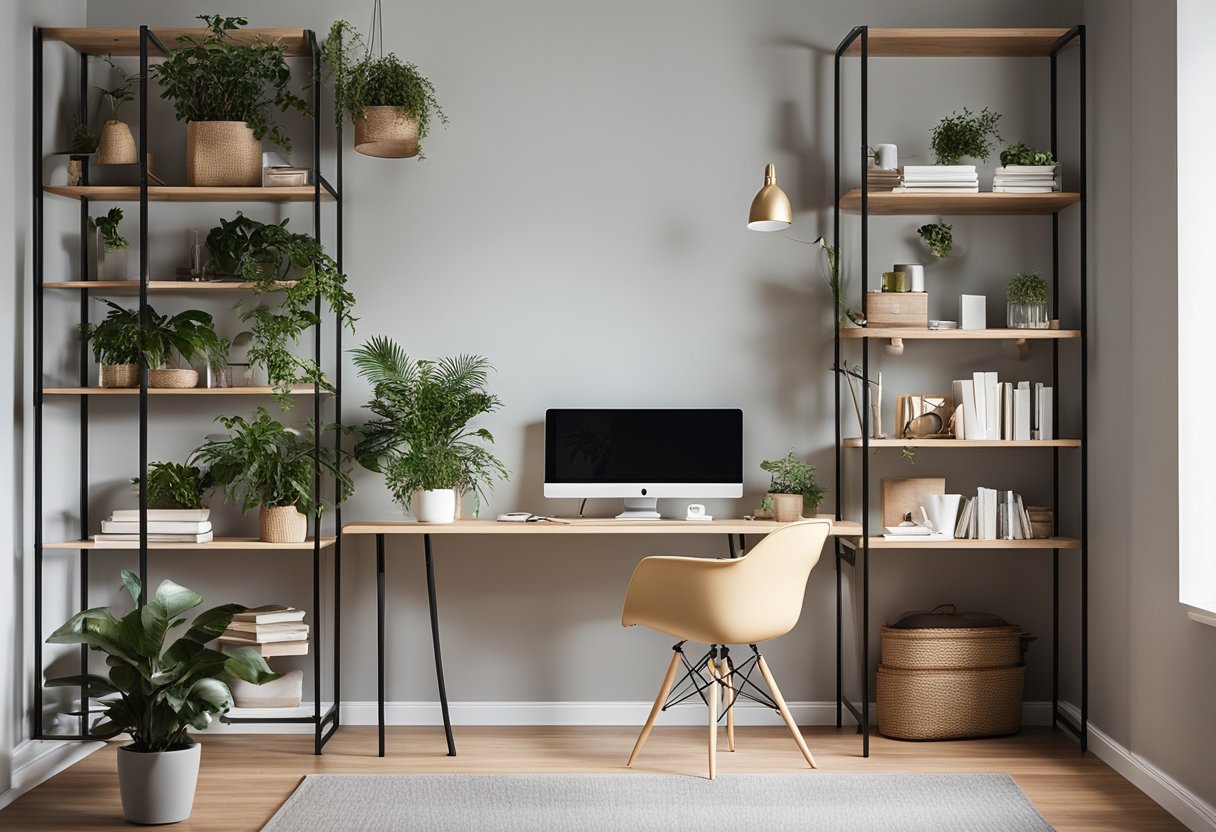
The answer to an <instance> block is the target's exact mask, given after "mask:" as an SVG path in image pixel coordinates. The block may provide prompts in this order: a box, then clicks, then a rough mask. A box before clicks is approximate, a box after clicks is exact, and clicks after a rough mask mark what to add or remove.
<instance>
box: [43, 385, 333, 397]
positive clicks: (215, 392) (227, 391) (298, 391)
mask: <svg viewBox="0 0 1216 832" xmlns="http://www.w3.org/2000/svg"><path fill="white" fill-rule="evenodd" d="M312 392H313V389H312V385H311V384H297V385H296V386H295V387H293V388H292V389H291V395H293V396H309V395H312ZM42 394H43V395H44V396H138V395H139V388H138V387H44V388H42ZM273 394H274V391H273V390H272V389H271V388H270V387H188V388H185V389H180V390H175V389H171V388H167V387H153V388H149V389H148V395H149V396H270V395H273ZM321 395H323V396H327V395H329V393H327V392H325V391H321Z"/></svg>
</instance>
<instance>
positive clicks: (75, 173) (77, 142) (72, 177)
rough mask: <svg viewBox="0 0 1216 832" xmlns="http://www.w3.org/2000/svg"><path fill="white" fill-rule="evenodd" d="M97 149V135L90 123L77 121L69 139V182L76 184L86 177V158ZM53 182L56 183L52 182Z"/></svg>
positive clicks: (73, 125) (71, 184)
mask: <svg viewBox="0 0 1216 832" xmlns="http://www.w3.org/2000/svg"><path fill="white" fill-rule="evenodd" d="M96 151H97V136H96V135H95V134H94V133H93V131H92V130H90V129H89V125H87V124H84V123H83V122H80V121H76V122H74V123H73V124H72V133H71V137H70V138H69V140H68V167H67V184H68V185H70V186H75V185H79V184H80V180H81V179H83V178H84V165H85V160H86V159H87V158H88V157H89V156H91V155H92V154H93V153H95V152H96ZM51 184H55V183H54V182H52V183H51Z"/></svg>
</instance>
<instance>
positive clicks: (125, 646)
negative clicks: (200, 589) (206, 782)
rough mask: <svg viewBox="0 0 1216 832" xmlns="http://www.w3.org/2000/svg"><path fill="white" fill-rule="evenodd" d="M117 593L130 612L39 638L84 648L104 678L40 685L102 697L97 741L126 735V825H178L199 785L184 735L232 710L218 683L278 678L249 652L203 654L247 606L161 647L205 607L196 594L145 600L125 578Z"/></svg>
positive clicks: (167, 585) (122, 776)
mask: <svg viewBox="0 0 1216 832" xmlns="http://www.w3.org/2000/svg"><path fill="white" fill-rule="evenodd" d="M122 582H123V585H124V586H125V587H126V588H127V591H128V592H129V593H130V595H131V600H132V601H134V603H135V608H134V609H133V610H131V611H130V612H128V613H127V614H126V615H124V616H123V617H122V618H115V617H114V615H113V614H112V613H111V612H110V610H109V609H107V608H105V607H95V608H93V609H88V610H84V611H83V612H79V613H77V614H76V615H74V616H72V618H71V619H69V620H68V621H67V623H65V624H64V625H63V626H62V627H60V628H59V629H58V630H56V631H55V632H54V633H52V634H51V636H50V638H48V639H47V642H48V643H49V644H86V645H88V646H89V649H91V650H95V651H97V652H99V653H104V654H105V656H106V665H107V666H108V667H109V671H108V672H107V674H106V675H105V676H100V675H93V674H90V675H87V676H66V677H62V678H57V679H50V680H48V681H47V683H46V684H47V686H48V687H84V688H85V689H86V691H87V693H88V695H89V696H96V697H103V700H102V701H103V709H102V716H101V718H100V719H99V720H98V721H97V722H96V723H95V724H94V725H93V726H92V731H91V734H92V736H94V737H96V738H97V739H110V738H112V737H116V736H118V735H119V734H122V733H127V734H130V735H131V742H130V743H129V744H127V745H124V746H122V747H121V748H119V749H118V788H119V791H120V793H121V795H122V809H123V814H124V815H126V818H127V820H129V821H131V822H132V823H142V824H157V823H176V822H178V821H182V820H185V819H186V818H187V817H189V816H190V809H191V807H192V805H193V803H194V788H195V784H196V782H197V780H198V766H199V759H200V756H201V746H200V745H199V744H198V743H196V742H195V741H194V740H193V739H192V738H191V737H190V735H189V734H188V733H187V731H188V730H189V729H190V728H194V729H196V730H200V731H201V730H204V729H205V728H207V726H208V725H210V724H211V722H212V721H213V720H214V718H215V717H217V716H222V715H223V714H224V713H226V712H227V710H228V709H229V708H230V707H232V694H231V692H230V691H229V689H228V685H227V684H225V683H224V681H223V680H224V679H225V678H228V677H235V678H238V679H243V680H244V681H246V682H251V683H253V684H262V683H263V682H268V681H271V680H273V679H277V678H278V677H279V674H277V673H273V672H272V671H271V670H270V668H269V667H268V666H267V664H266V660H265V659H263V658H262V657H261V656H260V655H259V654H258V651H257V649H256V648H253V647H225V648H224V651H223V652H219V651H216V650H212V649H210V648H208V647H207V644H208V642H210V641H212V640H213V639H215V638H217V637H218V636H219V635H220V634H221V633H223V632H224V630H225V629H226V628H227V627H228V624H229V622H230V621H231V620H232V616H233V615H234V614H236V613H238V612H241V611H243V610H244V609H245V607H243V606H241V605H240V604H225V605H223V606H219V607H214V608H212V609H210V610H207V611H205V612H202V613H199V614H198V615H197V616H195V618H194V622H193V623H192V624H191V625H190V626H189V627H188V628H187V629H186V630H185V632H183V633H182V634H181V635H180V636H178V637H177V638H176V639H175V640H174V641H173V643H172V644H170V645H169V646H168V648H167V649H166V648H165V640H166V638H167V636H168V635H169V633H170V632H171V631H172V630H174V629H176V628H177V627H179V626H181V625H183V624H184V623H185V619H184V618H183V616H184V614H185V613H186V612H187V611H188V610H191V609H193V608H194V607H197V606H198V605H199V604H201V603H202V602H203V599H202V597H201V596H200V595H198V593H196V592H193V591H192V590H189V589H187V588H186V587H184V586H180V585H178V584H175V583H174V582H173V581H164V582H162V583H161V585H160V586H159V587H158V588H157V590H156V594H155V595H153V597H152V598H151V599H144V598H143V597H142V596H143V586H142V585H141V583H140V580H139V578H138V577H137V576H136V575H135V574H134V573H133V572H129V571H126V570H124V571H123V573H122Z"/></svg>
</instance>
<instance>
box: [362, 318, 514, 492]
mask: <svg viewBox="0 0 1216 832" xmlns="http://www.w3.org/2000/svg"><path fill="white" fill-rule="evenodd" d="M352 355H353V356H354V362H355V367H356V368H358V370H359V375H361V376H363V377H364V378H366V379H367V380H368V381H370V382H371V384H372V396H373V398H372V400H371V401H370V402H368V403H367V404H366V405H364V407H366V408H367V409H368V410H370V411H371V412H372V413H373V414H375V415H376V417H377V418H376V419H373V420H372V421H370V422H368V423H366V424H365V425H363V426H362V427H360V428H359V431H360V433H361V434H362V437H363V438H362V439H361V440H360V441H359V443H358V444H357V445H356V446H355V458H356V459H357V460H358V461H359V464H360V465H362V466H363V467H364V468H367V469H368V470H370V471H376V472H377V473H381V474H384V479H385V482H386V483H387V485H388V487H389V490H390V491H392V493H393V497H394V499H396V500H397V502H399V503H401V504H402V505H403V506H406V507H408V506H409V504H410V500H411V498H412V497H413V494H414V492H415V491H418V490H434V489H442V488H454V489H456V491H457V493H464V492H467V491H472V492H473V493H475V494H476V495H477V497H478V499H479V500H481V499H484V498H485V496H486V489H487V488H488V487H489V486H490V484H491V483H492V482H493V481H494V480H505V479H506V478H507V477H508V476H509V474H510V472H509V471H508V470H507V468H506V466H504V465H503V464H502V462H501V461H499V459H498V458H497V457H495V456H494V455H493V454H492V453H491V452H490V451H489V449H487V448H486V447H485V446H484V445H482V444H481V443H480V442H479V441H478V440H481V441H482V442H488V443H493V441H494V436H493V435H492V434H491V433H490V431H488V430H486V429H485V428H471V427H469V423H470V422H471V421H472V420H473V419H475V418H477V417H478V416H480V415H482V414H484V413H493V412H495V411H497V410H498V409H499V408H500V407H501V406H502V402H501V400H500V399H499V398H498V397H497V396H495V395H493V394H492V393H487V392H486V391H485V385H486V381H487V379H488V377H489V370H490V369H492V368H491V366H490V362H489V361H488V360H487V359H486V358H484V357H482V356H479V355H458V356H455V357H453V358H441V359H439V360H438V361H427V360H417V361H415V360H414V359H411V358H410V357H409V355H407V354H406V352H405V350H404V349H402V348H401V346H400V345H399V344H397V343H396V342H395V341H393V340H392V339H391V338H385V337H376V338H372V339H371V340H370V341H368V342H367V343H366V344H364V345H363V346H361V347H359V348H357V349H355V350H352Z"/></svg>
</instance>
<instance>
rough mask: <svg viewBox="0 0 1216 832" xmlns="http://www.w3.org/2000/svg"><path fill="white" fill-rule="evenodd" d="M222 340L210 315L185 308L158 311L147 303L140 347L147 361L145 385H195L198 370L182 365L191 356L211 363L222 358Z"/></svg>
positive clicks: (189, 359) (185, 386)
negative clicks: (171, 311)
mask: <svg viewBox="0 0 1216 832" xmlns="http://www.w3.org/2000/svg"><path fill="white" fill-rule="evenodd" d="M225 343H226V342H225V341H223V340H222V339H221V338H220V337H219V335H217V334H216V332H215V324H214V322H213V321H212V318H211V315H209V314H207V313H206V312H200V311H199V310H197V309H187V310H186V311H185V312H179V313H178V314H176V315H161V314H160V313H158V312H157V311H156V310H155V309H153V308H152V307H151V306H149V307H148V320H147V325H146V326H145V327H144V331H143V351H144V357H145V359H146V360H147V362H148V386H149V387H168V388H174V389H186V388H190V387H197V386H198V371H197V370H195V369H193V368H191V367H188V366H187V367H182V366H181V365H182V364H189V363H190V362H192V361H194V360H195V359H198V360H201V361H206V362H207V363H209V364H210V363H214V362H217V361H221V360H223V358H224V356H223V353H224V347H225Z"/></svg>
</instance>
